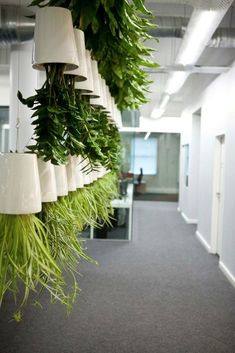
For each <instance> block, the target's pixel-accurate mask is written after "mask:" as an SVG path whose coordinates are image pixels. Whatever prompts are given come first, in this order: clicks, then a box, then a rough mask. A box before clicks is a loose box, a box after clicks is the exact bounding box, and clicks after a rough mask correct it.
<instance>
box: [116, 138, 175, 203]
mask: <svg viewBox="0 0 235 353" xmlns="http://www.w3.org/2000/svg"><path fill="white" fill-rule="evenodd" d="M121 138H122V145H123V151H122V165H121V171H122V174H124V175H125V174H129V175H131V174H133V175H134V183H135V195H138V194H143V193H144V194H155V195H156V194H159V195H172V198H171V197H168V199H169V200H170V201H171V200H174V201H176V198H177V195H178V187H179V150H180V134H176V133H151V134H150V136H146V133H142V132H141V133H136V132H131V133H130V132H122V133H121ZM163 199H164V197H163Z"/></svg>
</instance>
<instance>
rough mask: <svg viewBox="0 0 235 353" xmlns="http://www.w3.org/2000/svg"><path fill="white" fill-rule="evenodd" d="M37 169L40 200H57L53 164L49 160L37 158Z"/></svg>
mask: <svg viewBox="0 0 235 353" xmlns="http://www.w3.org/2000/svg"><path fill="white" fill-rule="evenodd" d="M38 170H39V178H40V186H41V194H42V202H54V201H56V200H57V189H56V179H55V169H54V165H53V164H51V162H50V161H48V162H44V161H42V160H41V159H38Z"/></svg>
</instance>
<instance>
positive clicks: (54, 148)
mask: <svg viewBox="0 0 235 353" xmlns="http://www.w3.org/2000/svg"><path fill="white" fill-rule="evenodd" d="M45 68H46V74H47V77H46V81H45V83H44V84H43V86H42V88H40V89H38V90H36V95H34V96H31V97H29V98H27V99H24V98H23V97H22V94H21V93H20V92H18V98H19V100H20V101H21V102H22V103H23V104H25V105H27V106H28V107H29V108H31V109H32V110H34V113H33V115H32V118H33V122H32V125H35V130H34V141H35V144H33V145H31V146H27V147H28V149H29V150H31V151H32V152H34V153H36V154H37V155H38V157H40V158H42V159H43V160H44V161H48V160H51V162H52V163H53V164H63V163H65V162H66V160H67V157H68V155H74V154H80V153H81V152H82V151H83V149H84V145H83V144H82V143H81V133H80V130H79V123H80V122H81V121H82V119H83V117H82V116H80V111H79V109H78V107H77V106H76V104H75V103H76V102H75V99H74V94H73V89H71V87H70V86H69V85H68V83H67V82H66V80H65V76H64V74H63V72H64V68H65V66H64V65H62V64H48V65H45ZM72 84H73V83H72Z"/></svg>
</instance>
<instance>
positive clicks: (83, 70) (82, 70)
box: [65, 29, 87, 81]
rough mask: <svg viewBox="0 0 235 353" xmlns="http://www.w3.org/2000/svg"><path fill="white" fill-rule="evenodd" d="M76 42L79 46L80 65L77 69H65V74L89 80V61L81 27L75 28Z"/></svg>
mask: <svg viewBox="0 0 235 353" xmlns="http://www.w3.org/2000/svg"><path fill="white" fill-rule="evenodd" d="M74 36H75V42H76V46H77V54H78V60H79V67H78V68H77V69H76V70H72V71H65V74H69V75H74V76H76V81H86V80H87V63H86V47H85V37H84V32H83V31H81V30H80V29H74Z"/></svg>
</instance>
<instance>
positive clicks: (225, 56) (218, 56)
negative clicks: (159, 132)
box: [141, 0, 235, 117]
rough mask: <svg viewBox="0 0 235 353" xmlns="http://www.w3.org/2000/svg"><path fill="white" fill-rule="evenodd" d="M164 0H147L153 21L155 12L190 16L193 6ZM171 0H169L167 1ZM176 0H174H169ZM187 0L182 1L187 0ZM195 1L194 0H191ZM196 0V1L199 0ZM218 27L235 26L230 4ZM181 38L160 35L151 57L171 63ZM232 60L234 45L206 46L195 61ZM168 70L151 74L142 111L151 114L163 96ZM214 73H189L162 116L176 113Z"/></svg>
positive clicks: (217, 62) (215, 62) (205, 63)
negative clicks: (148, 91) (149, 91)
mask: <svg viewBox="0 0 235 353" xmlns="http://www.w3.org/2000/svg"><path fill="white" fill-rule="evenodd" d="M167 2H168V1H167V0H166V1H165V3H162V1H160V0H159V1H158V0H156V1H154V0H147V1H146V7H147V8H148V9H150V10H152V11H153V13H154V14H155V15H156V23H157V18H158V16H171V17H174V18H177V17H183V18H189V17H190V15H191V12H192V10H193V7H192V6H189V5H182V2H183V1H180V0H178V2H179V3H180V4H176V3H174V4H169V3H167ZM169 2H170V1H169ZM172 2H176V0H175V1H174V0H173V1H172ZM186 2H187V1H185V3H186ZM194 2H195V1H194ZM198 2H199V1H198ZM220 27H223V28H231V27H233V28H234V27H235V11H234V9H233V6H232V7H231V8H230V9H229V10H228V12H227V14H226V15H225V17H224V19H223V20H222V22H221V24H220ZM181 41H182V39H179V38H160V41H159V43H158V44H156V43H155V44H154V45H155V47H156V49H157V52H155V53H154V60H156V62H158V63H159V64H160V65H161V66H169V65H172V64H173V63H174V60H175V58H176V55H177V52H178V49H179V47H180V45H181ZM234 60H235V48H226V49H225V48H209V47H207V48H206V49H205V50H204V52H203V53H202V55H201V57H200V58H199V60H198V62H197V63H196V65H199V66H212V67H214V66H216V67H217V66H223V67H227V66H230V65H231V64H232V63H233V61H234ZM168 75H169V73H168V72H164V73H162V72H159V73H158V72H157V70H155V73H152V74H151V79H152V80H153V81H154V83H153V84H152V85H151V93H150V94H149V98H150V102H149V103H148V104H146V105H144V106H143V107H142V109H141V115H142V116H145V117H150V114H151V111H152V109H153V107H158V106H159V104H160V102H161V98H162V96H163V93H164V90H165V87H166V82H167V78H168ZM216 77H217V75H215V74H198V73H197V74H196V73H194V74H191V75H190V76H189V77H188V79H187V80H186V82H185V84H184V86H183V87H182V88H181V90H180V91H179V92H177V93H176V94H174V95H171V98H170V102H169V103H168V105H167V109H166V111H165V113H164V115H163V117H164V116H165V117H172V116H173V117H179V116H180V115H181V112H182V110H183V109H184V108H185V107H186V106H188V105H189V104H190V102H191V101H192V98H193V97H195V96H198V95H200V94H201V92H202V91H203V90H204V89H205V88H206V87H207V86H208V85H209V84H210V83H211V82H212V81H213V80H214V79H215V78H216Z"/></svg>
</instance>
